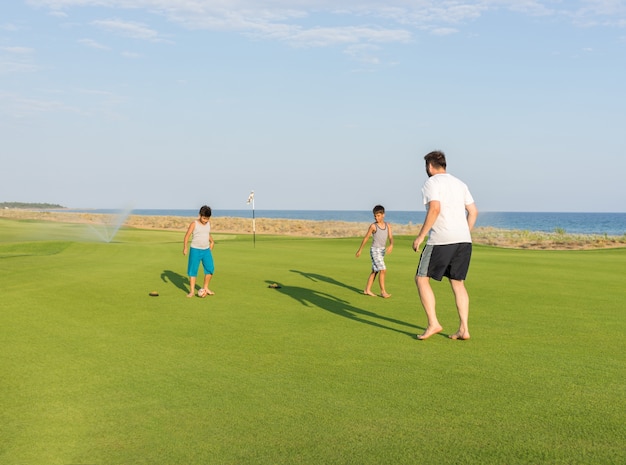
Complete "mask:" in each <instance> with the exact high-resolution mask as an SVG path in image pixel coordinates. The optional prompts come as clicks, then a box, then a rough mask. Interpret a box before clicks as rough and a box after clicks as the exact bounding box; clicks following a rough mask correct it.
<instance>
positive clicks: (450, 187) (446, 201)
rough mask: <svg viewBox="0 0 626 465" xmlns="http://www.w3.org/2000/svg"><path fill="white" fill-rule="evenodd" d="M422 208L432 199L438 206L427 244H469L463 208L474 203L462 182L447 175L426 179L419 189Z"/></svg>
mask: <svg viewBox="0 0 626 465" xmlns="http://www.w3.org/2000/svg"><path fill="white" fill-rule="evenodd" d="M422 196H423V198H424V205H426V209H428V204H429V202H430V201H432V200H438V201H439V202H440V204H441V212H440V213H439V216H438V217H437V220H436V221H435V224H434V225H433V227H432V228H431V230H430V233H429V235H428V242H427V244H430V245H445V244H458V243H461V242H472V236H471V234H470V230H469V226H468V224H467V216H466V211H465V206H466V205H470V204H472V203H474V199H473V198H472V194H470V191H469V189H468V187H467V185H465V183H464V182H463V181H461V180H460V179H458V178H456V177H454V176H452V175H451V174H448V173H442V174H436V175H434V176H431V177H430V178H428V180H427V181H426V182H425V183H424V187H423V188H422Z"/></svg>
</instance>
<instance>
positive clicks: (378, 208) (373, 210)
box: [372, 205, 385, 215]
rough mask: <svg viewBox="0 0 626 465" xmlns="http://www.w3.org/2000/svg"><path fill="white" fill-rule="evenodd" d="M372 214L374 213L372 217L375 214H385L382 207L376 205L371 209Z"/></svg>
mask: <svg viewBox="0 0 626 465" xmlns="http://www.w3.org/2000/svg"><path fill="white" fill-rule="evenodd" d="M372 212H374V215H375V214H376V213H385V207H383V206H382V205H376V206H375V207H374V208H373V209H372Z"/></svg>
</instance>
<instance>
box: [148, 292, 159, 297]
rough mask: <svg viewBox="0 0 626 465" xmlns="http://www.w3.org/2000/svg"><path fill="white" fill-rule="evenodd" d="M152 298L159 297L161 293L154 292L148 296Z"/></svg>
mask: <svg viewBox="0 0 626 465" xmlns="http://www.w3.org/2000/svg"><path fill="white" fill-rule="evenodd" d="M148 295H149V296H150V297H158V296H159V293H158V292H157V291H152V292H151V293H149V294H148Z"/></svg>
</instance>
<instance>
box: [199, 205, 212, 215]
mask: <svg viewBox="0 0 626 465" xmlns="http://www.w3.org/2000/svg"><path fill="white" fill-rule="evenodd" d="M200 216H204V217H205V218H211V207H209V206H208V205H202V206H201V207H200Z"/></svg>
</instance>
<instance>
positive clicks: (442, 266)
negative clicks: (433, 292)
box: [416, 242, 472, 281]
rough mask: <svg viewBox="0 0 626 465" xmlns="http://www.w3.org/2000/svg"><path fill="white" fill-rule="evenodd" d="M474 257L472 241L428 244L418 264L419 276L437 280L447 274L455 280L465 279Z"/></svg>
mask: <svg viewBox="0 0 626 465" xmlns="http://www.w3.org/2000/svg"><path fill="white" fill-rule="evenodd" d="M471 258H472V243H471V242H461V243H459V244H446V245H426V246H425V247H424V250H422V255H421V256H420V263H419V265H418V266H417V273H416V274H417V276H419V277H421V278H424V277H428V278H433V279H435V280H437V281H441V279H442V278H443V277H444V276H445V277H446V278H449V279H454V280H455V281H464V280H465V278H466V277H467V271H468V270H469V264H470V259H471Z"/></svg>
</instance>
